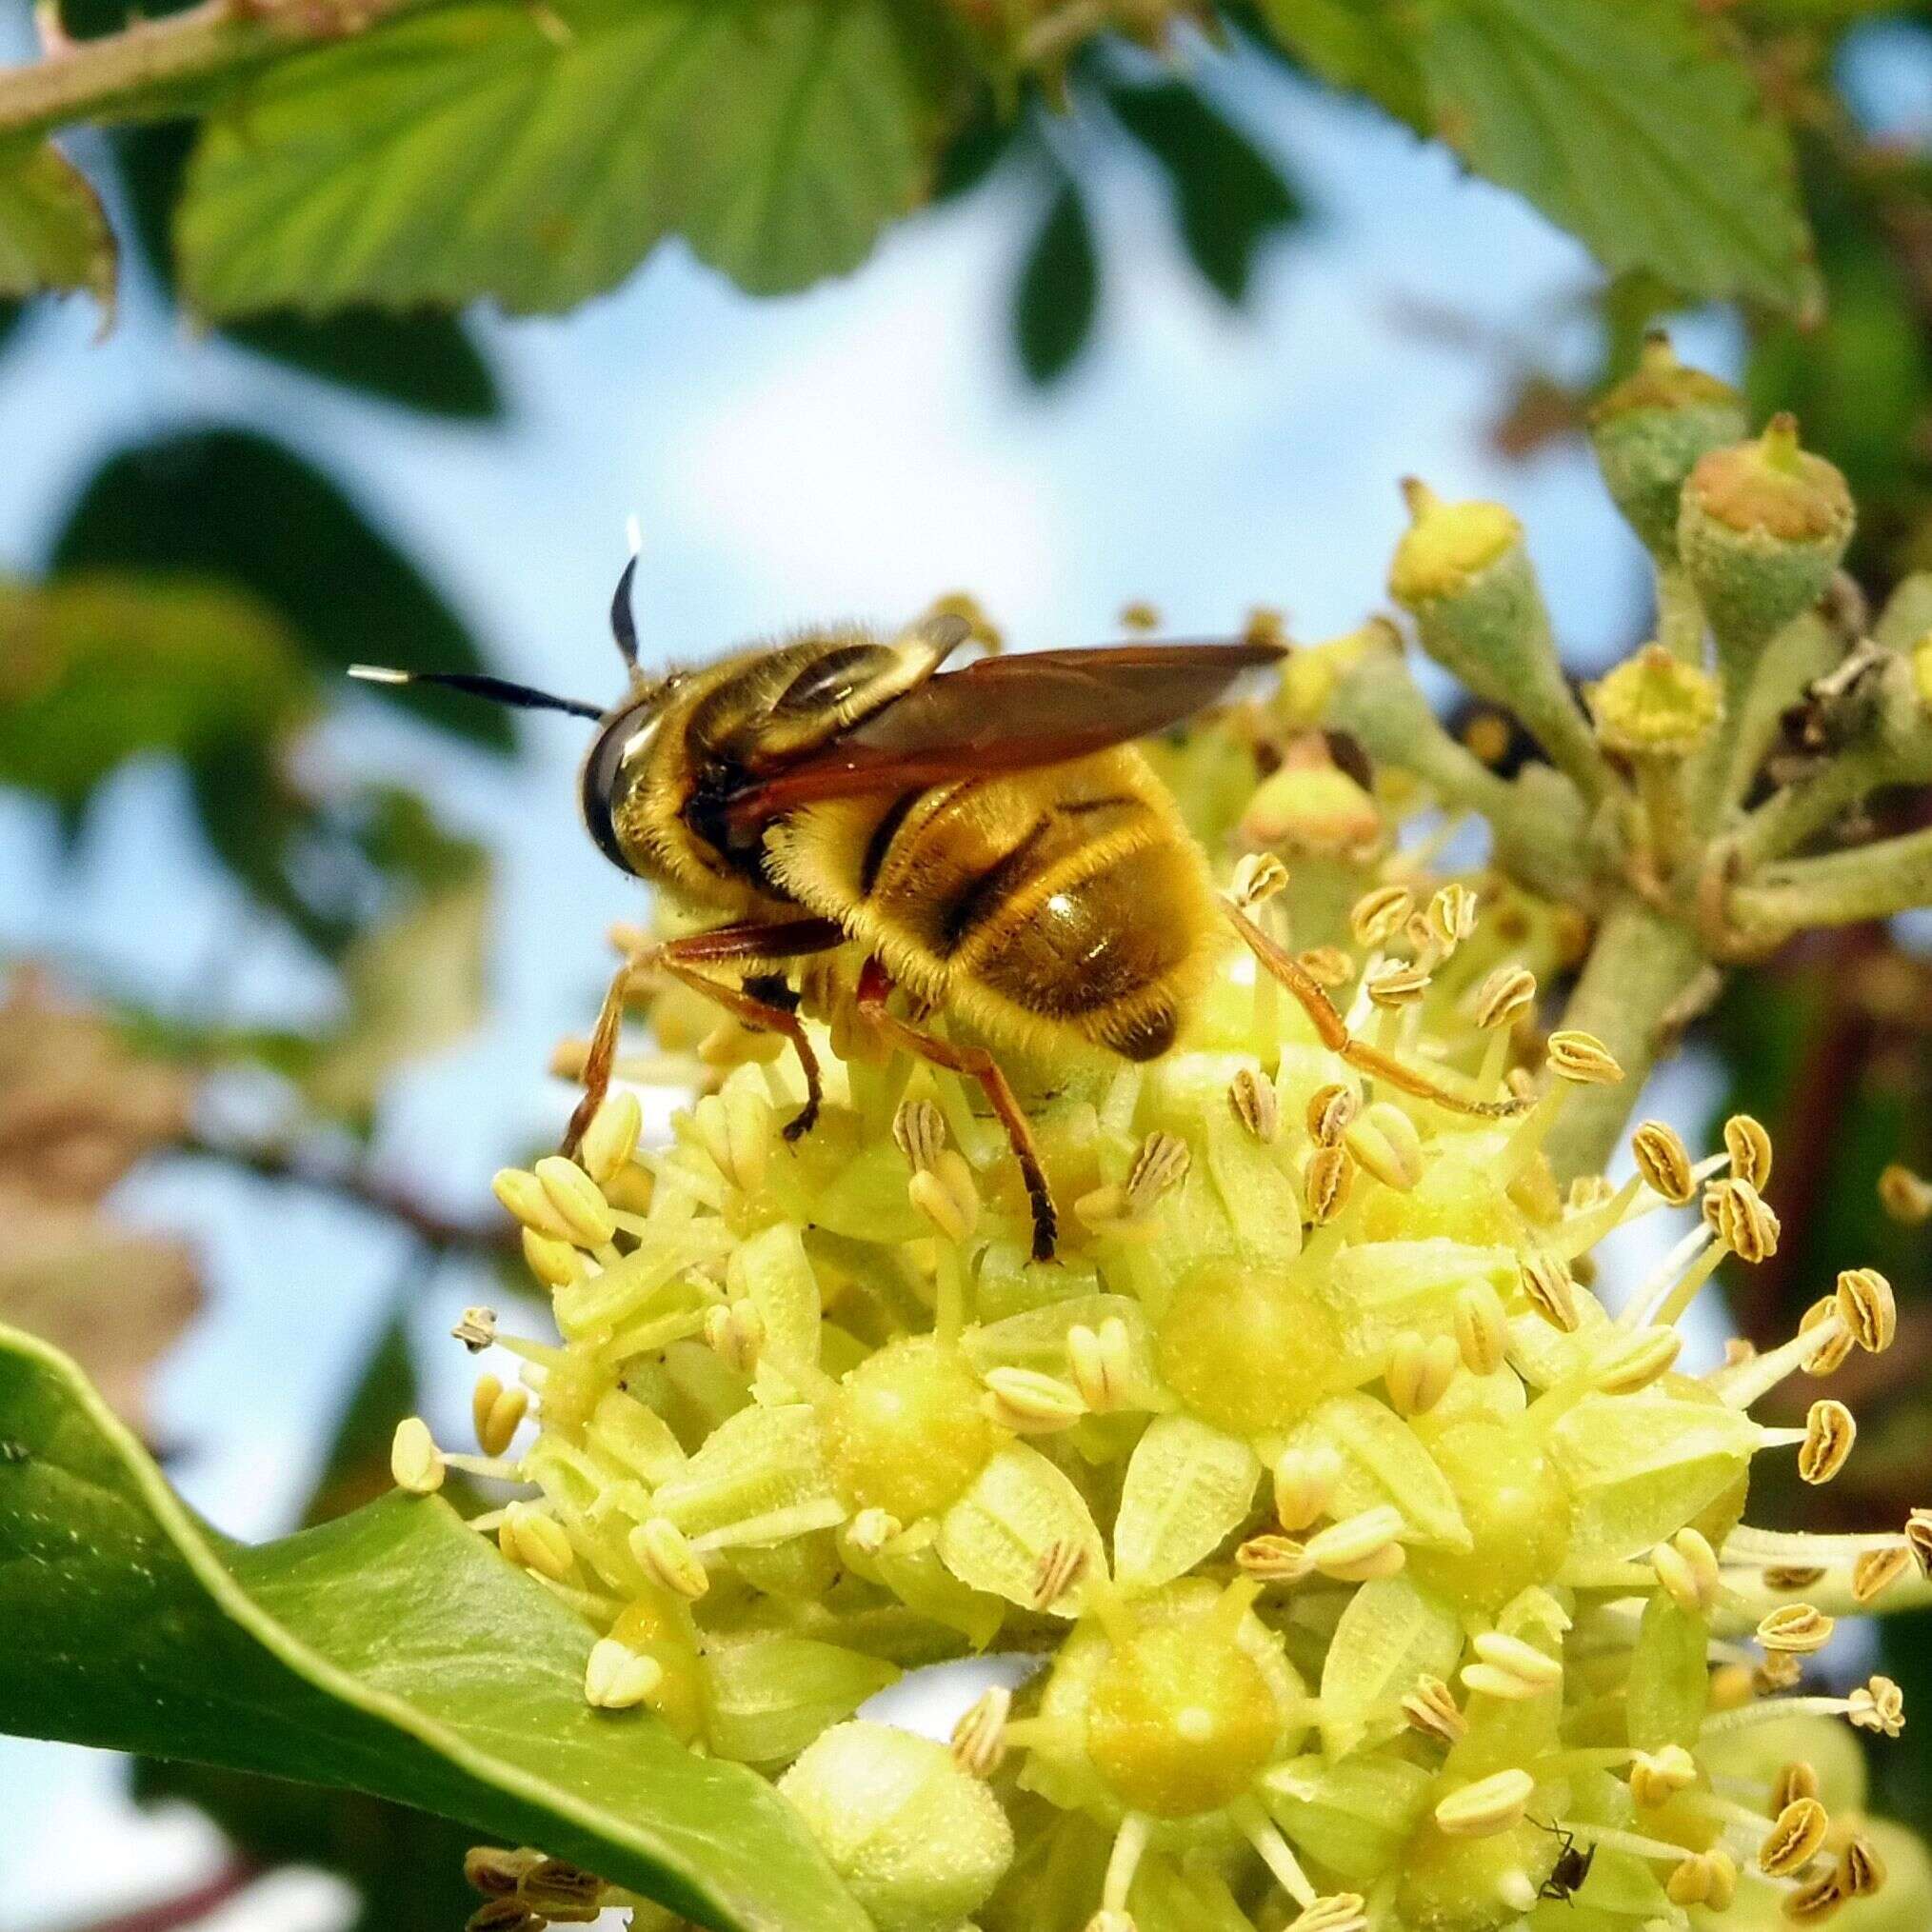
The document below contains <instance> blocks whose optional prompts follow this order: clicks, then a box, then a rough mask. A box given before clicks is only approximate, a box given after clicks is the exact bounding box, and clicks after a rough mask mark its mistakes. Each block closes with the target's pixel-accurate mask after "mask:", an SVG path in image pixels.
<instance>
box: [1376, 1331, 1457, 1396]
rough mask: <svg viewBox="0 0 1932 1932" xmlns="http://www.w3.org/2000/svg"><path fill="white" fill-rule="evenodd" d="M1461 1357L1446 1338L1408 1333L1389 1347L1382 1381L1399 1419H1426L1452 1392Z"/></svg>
mask: <svg viewBox="0 0 1932 1932" xmlns="http://www.w3.org/2000/svg"><path fill="white" fill-rule="evenodd" d="M1460 1362H1461V1357H1460V1356H1459V1355H1458V1354H1457V1349H1456V1344H1455V1343H1454V1342H1452V1341H1451V1340H1450V1339H1449V1338H1448V1337H1447V1336H1446V1335H1420V1334H1418V1333H1417V1332H1416V1331H1415V1330H1414V1329H1412V1328H1411V1329H1406V1330H1404V1332H1403V1333H1402V1334H1400V1335H1398V1336H1397V1337H1396V1338H1395V1341H1394V1342H1393V1343H1392V1344H1390V1346H1389V1351H1388V1360H1387V1362H1386V1364H1384V1367H1383V1371H1382V1379H1383V1383H1384V1386H1385V1387H1386V1388H1387V1390H1388V1404H1389V1406H1390V1407H1391V1408H1392V1409H1394V1410H1395V1412H1396V1414H1397V1415H1400V1416H1419V1415H1426V1414H1427V1413H1428V1412H1429V1410H1430V1409H1432V1408H1434V1407H1435V1405H1436V1404H1438V1403H1439V1402H1441V1401H1442V1399H1443V1398H1444V1396H1445V1395H1446V1394H1447V1393H1448V1392H1449V1384H1450V1383H1452V1382H1453V1381H1455V1379H1456V1370H1457V1367H1458V1366H1459V1365H1460Z"/></svg>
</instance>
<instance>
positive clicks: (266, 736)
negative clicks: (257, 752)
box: [0, 570, 315, 807]
mask: <svg viewBox="0 0 1932 1932" xmlns="http://www.w3.org/2000/svg"><path fill="white" fill-rule="evenodd" d="M0 699H4V702H0V784H4V785H12V786H17V787H21V788H22V789H24V790H29V791H33V792H37V793H39V794H40V795H41V796H43V797H45V798H49V799H51V800H53V801H54V802H55V803H56V804H62V805H67V806H70V807H78V806H80V805H83V804H84V803H85V802H86V801H87V799H88V798H89V797H90V795H91V794H92V792H93V791H94V789H95V787H98V786H99V785H100V784H101V782H102V781H103V780H104V779H105V778H106V777H107V776H108V775H109V774H110V772H111V771H113V770H114V769H116V768H117V767H119V766H121V765H123V764H125V763H126V762H127V761H128V760H129V759H130V758H133V757H136V756H139V755H141V754H143V753H154V752H159V753H164V754H171V755H174V756H177V757H181V758H184V759H188V760H189V761H195V760H205V759H211V758H214V757H217V756H219V755H220V754H222V753H223V752H224V751H225V750H226V749H227V747H230V746H232V745H234V744H236V743H257V744H267V743H268V742H269V741H270V740H272V739H274V738H276V737H277V736H279V735H281V734H282V733H284V732H286V731H288V730H289V729H290V728H291V727H294V726H295V725H297V724H299V723H301V722H302V721H303V720H304V719H305V718H307V717H308V716H309V713H310V712H311V711H312V709H313V708H314V704H315V687H314V681H313V679H312V678H311V677H310V675H309V671H308V668H307V667H305V666H304V664H303V662H302V659H301V655H300V653H299V650H298V648H297V647H296V644H295V641H294V639H293V638H292V637H291V636H290V635H289V631H288V630H287V629H286V628H285V627H284V626H283V625H282V624H281V622H280V621H279V620H278V618H277V617H276V616H275V614H274V613H273V612H272V611H269V610H267V609H265V608H264V607H262V606H261V605H260V604H258V603H257V602H256V601H255V599H253V598H252V597H249V596H248V595H246V594H244V593H242V592H240V591H236V590H232V589H229V588H224V587H222V586H220V585H216V584H208V583H202V582H198V581H196V580H195V579H193V578H190V577H169V576H164V575H160V574H153V575H147V576H142V575H136V574H132V573H123V572H110V571H91V570H90V571H88V572H86V573H84V574H79V575H76V576H73V577H70V578H68V579H66V580H64V581H62V582H59V583H55V584H49V585H32V584H19V583H5V582H0Z"/></svg>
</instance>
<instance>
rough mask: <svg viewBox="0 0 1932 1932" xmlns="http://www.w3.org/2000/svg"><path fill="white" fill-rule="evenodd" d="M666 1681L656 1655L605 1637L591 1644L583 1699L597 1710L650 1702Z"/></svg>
mask: <svg viewBox="0 0 1932 1932" xmlns="http://www.w3.org/2000/svg"><path fill="white" fill-rule="evenodd" d="M662 1683H664V1665H663V1664H662V1663H659V1662H658V1661H657V1659H656V1658H655V1657H646V1656H643V1655H641V1654H640V1653H639V1652H638V1651H635V1650H633V1649H631V1648H630V1646H629V1645H628V1644H627V1643H619V1642H618V1641H617V1640H616V1638H614V1637H602V1638H599V1639H598V1641H597V1642H596V1643H593V1644H591V1646H590V1657H589V1661H588V1663H586V1664H585V1666H584V1702H585V1703H588V1704H590V1705H592V1706H593V1707H594V1708H595V1709H597V1710H607V1711H623V1710H631V1709H634V1708H635V1707H636V1706H637V1705H638V1704H641V1703H648V1702H649V1701H650V1699H651V1698H652V1696H654V1695H655V1693H656V1691H657V1689H658V1687H659V1685H660V1684H662Z"/></svg>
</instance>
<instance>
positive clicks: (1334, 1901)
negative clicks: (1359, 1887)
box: [1288, 1892, 1368, 1932]
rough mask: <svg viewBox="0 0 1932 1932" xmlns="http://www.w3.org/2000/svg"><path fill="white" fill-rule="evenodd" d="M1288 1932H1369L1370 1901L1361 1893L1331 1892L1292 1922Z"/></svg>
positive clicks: (1308, 1907)
mask: <svg viewBox="0 0 1932 1932" xmlns="http://www.w3.org/2000/svg"><path fill="white" fill-rule="evenodd" d="M1288 1932H1368V1901H1367V1900H1366V1899H1364V1897H1363V1896H1362V1894H1361V1893H1360V1892H1330V1893H1329V1894H1328V1896H1327V1897H1326V1898H1324V1899H1317V1900H1316V1901H1315V1902H1314V1903H1313V1904H1312V1905H1309V1906H1307V1907H1306V1908H1305V1910H1304V1911H1303V1912H1302V1914H1301V1915H1300V1917H1298V1918H1296V1919H1294V1920H1293V1921H1291V1922H1290V1923H1289V1925H1288Z"/></svg>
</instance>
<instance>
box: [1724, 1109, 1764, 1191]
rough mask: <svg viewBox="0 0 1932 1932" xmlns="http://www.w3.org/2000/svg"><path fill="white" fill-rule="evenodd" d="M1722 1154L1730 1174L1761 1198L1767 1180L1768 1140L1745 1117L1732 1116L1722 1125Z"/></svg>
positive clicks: (1761, 1127) (1744, 1115) (1756, 1125)
mask: <svg viewBox="0 0 1932 1932" xmlns="http://www.w3.org/2000/svg"><path fill="white" fill-rule="evenodd" d="M1724 1152H1725V1153H1727V1154H1728V1155H1729V1156H1730V1157H1731V1172H1732V1173H1733V1174H1735V1175H1736V1176H1737V1178H1738V1179H1739V1180H1740V1181H1746V1182H1748V1183H1749V1184H1750V1185H1752V1186H1753V1187H1755V1188H1756V1189H1757V1190H1758V1192H1759V1193H1761V1194H1762V1193H1763V1191H1764V1184H1765V1183H1766V1182H1767V1181H1768V1180H1770V1178H1771V1136H1770V1135H1769V1134H1767V1133H1766V1132H1765V1131H1764V1129H1763V1126H1762V1125H1760V1124H1759V1123H1758V1122H1757V1121H1754V1120H1753V1119H1752V1118H1751V1116H1750V1115H1749V1114H1747V1113H1734V1114H1733V1115H1732V1116H1731V1117H1730V1119H1729V1120H1727V1121H1726V1122H1725V1123H1724Z"/></svg>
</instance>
